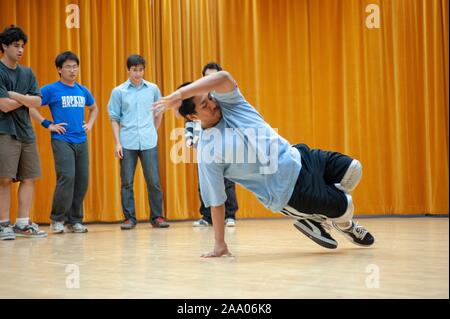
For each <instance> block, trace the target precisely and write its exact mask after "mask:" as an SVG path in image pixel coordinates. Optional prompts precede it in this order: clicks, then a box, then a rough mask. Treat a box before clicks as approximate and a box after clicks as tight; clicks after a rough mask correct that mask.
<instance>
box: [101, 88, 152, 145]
mask: <svg viewBox="0 0 450 319" xmlns="http://www.w3.org/2000/svg"><path fill="white" fill-rule="evenodd" d="M160 98H161V92H160V91H159V88H158V86H156V84H153V83H150V82H148V81H145V80H143V81H142V83H141V85H140V86H138V87H136V86H134V85H133V84H132V83H131V81H130V80H127V81H126V82H125V83H122V84H121V85H119V86H118V87H116V88H114V90H113V91H112V93H111V99H110V100H109V104H108V113H109V118H110V119H111V120H113V121H116V122H118V123H119V124H120V135H119V137H120V144H122V146H123V147H124V148H126V149H129V150H148V149H151V148H154V147H155V146H156V144H157V142H158V133H157V131H156V128H155V125H154V122H153V109H152V107H153V103H154V102H156V101H158V100H159V99H160Z"/></svg>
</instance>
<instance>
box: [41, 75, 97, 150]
mask: <svg viewBox="0 0 450 319" xmlns="http://www.w3.org/2000/svg"><path fill="white" fill-rule="evenodd" d="M41 93H42V102H41V104H42V105H48V106H49V107H50V112H51V113H52V117H53V122H54V123H56V124H58V123H67V125H66V126H64V128H65V129H66V133H65V134H58V133H56V132H52V139H54V140H60V141H65V142H67V143H72V144H81V143H84V142H86V140H87V137H86V131H85V130H84V128H83V124H84V107H85V106H92V105H93V104H94V102H95V101H94V97H93V96H92V94H91V93H90V92H89V90H88V89H87V88H86V87H84V86H82V85H80V84H78V83H75V85H74V86H69V85H66V84H64V83H62V82H61V81H56V82H54V83H51V84H47V85H45V86H44V87H42V89H41Z"/></svg>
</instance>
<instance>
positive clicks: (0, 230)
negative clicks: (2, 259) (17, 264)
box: [0, 224, 16, 240]
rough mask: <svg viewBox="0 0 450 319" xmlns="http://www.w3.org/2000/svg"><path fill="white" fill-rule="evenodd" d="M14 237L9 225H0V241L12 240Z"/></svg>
mask: <svg viewBox="0 0 450 319" xmlns="http://www.w3.org/2000/svg"><path fill="white" fill-rule="evenodd" d="M14 239H16V235H15V234H14V230H13V229H12V227H11V225H9V224H0V240H14Z"/></svg>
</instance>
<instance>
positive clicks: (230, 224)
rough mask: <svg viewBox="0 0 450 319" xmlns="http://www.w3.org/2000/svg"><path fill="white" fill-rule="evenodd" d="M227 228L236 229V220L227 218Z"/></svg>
mask: <svg viewBox="0 0 450 319" xmlns="http://www.w3.org/2000/svg"><path fill="white" fill-rule="evenodd" d="M225 226H227V227H234V226H236V220H235V219H234V218H227V219H225Z"/></svg>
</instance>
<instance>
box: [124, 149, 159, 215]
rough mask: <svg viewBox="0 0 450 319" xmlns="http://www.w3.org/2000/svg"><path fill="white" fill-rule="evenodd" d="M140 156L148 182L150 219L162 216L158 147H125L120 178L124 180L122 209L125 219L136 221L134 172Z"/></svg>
mask: <svg viewBox="0 0 450 319" xmlns="http://www.w3.org/2000/svg"><path fill="white" fill-rule="evenodd" d="M138 158H139V159H140V160H141V165H142V171H143V173H144V178H145V183H146V184H147V193H148V202H149V205H150V221H153V220H155V219H156V218H157V217H162V192H161V186H160V183H159V161H158V148H157V147H154V148H152V149H149V150H144V151H140V150H127V149H123V158H122V159H121V160H120V178H121V180H122V187H121V197H122V209H123V214H124V215H125V219H127V220H130V221H132V222H133V223H136V222H137V221H136V210H135V204H134V191H133V183H134V174H135V172H136V165H137V161H138Z"/></svg>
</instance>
